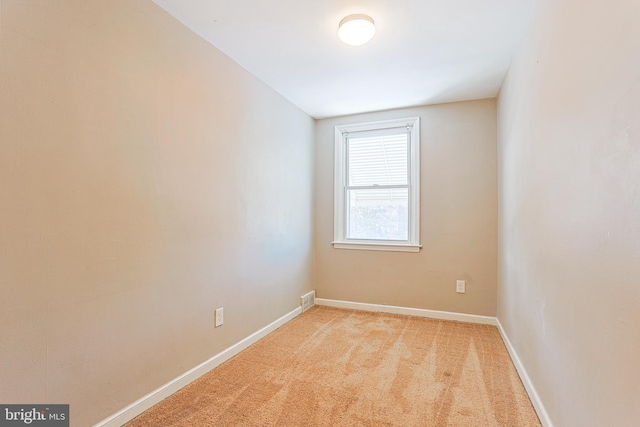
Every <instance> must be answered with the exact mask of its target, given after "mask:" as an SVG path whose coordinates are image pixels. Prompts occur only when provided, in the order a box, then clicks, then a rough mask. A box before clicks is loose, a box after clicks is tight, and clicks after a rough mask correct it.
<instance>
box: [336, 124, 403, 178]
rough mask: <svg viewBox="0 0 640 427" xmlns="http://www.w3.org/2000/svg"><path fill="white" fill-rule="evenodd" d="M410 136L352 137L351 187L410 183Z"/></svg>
mask: <svg viewBox="0 0 640 427" xmlns="http://www.w3.org/2000/svg"><path fill="white" fill-rule="evenodd" d="M399 131H400V132H402V130H399ZM407 135H408V134H407V132H403V133H401V134H399V135H398V134H395V135H386V136H369V137H367V136H365V137H358V134H357V133H354V134H353V136H348V137H347V144H348V148H347V150H348V155H349V163H348V169H349V186H352V187H356V186H373V185H407V184H408V180H409V167H408V163H407V162H408V156H407V149H408V138H407Z"/></svg>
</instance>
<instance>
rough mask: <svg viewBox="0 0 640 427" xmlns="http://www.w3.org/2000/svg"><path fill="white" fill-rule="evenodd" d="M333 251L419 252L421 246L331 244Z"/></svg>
mask: <svg viewBox="0 0 640 427" xmlns="http://www.w3.org/2000/svg"><path fill="white" fill-rule="evenodd" d="M332 245H333V247H334V249H352V250H353V249H355V250H359V251H387V252H420V248H422V245H408V244H390V243H359V242H332Z"/></svg>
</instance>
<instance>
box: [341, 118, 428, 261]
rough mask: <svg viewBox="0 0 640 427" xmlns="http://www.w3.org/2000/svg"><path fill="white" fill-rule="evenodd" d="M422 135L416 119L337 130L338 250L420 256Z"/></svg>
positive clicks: (346, 126)
mask: <svg viewBox="0 0 640 427" xmlns="http://www.w3.org/2000/svg"><path fill="white" fill-rule="evenodd" d="M419 135H420V129H419V120H418V118H417V117H413V118H409V119H402V120H388V121H384V122H373V123H362V124H356V125H345V126H336V128H335V138H336V140H335V189H334V198H335V201H334V209H335V211H334V242H333V246H334V247H335V248H338V249H365V250H385V251H404V252H418V251H419V250H420V243H419V236H420V139H419Z"/></svg>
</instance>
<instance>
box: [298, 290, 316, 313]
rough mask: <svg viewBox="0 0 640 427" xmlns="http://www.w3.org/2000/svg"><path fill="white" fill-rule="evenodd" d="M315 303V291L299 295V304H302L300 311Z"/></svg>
mask: <svg viewBox="0 0 640 427" xmlns="http://www.w3.org/2000/svg"><path fill="white" fill-rule="evenodd" d="M315 303H316V291H311V292H309V293H308V294H305V295H303V296H301V297H300V304H301V305H302V312H303V313H304V312H305V311H307V310H309V309H310V308H311V307H313V306H314V305H315Z"/></svg>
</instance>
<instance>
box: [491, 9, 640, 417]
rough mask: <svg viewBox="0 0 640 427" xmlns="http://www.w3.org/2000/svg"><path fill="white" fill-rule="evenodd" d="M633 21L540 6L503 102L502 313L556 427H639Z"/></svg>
mask: <svg viewBox="0 0 640 427" xmlns="http://www.w3.org/2000/svg"><path fill="white" fill-rule="evenodd" d="M639 23H640V2H638V1H637V0H612V1H606V2H603V1H590V2H584V1H581V0H540V1H539V4H538V6H537V9H536V11H535V13H534V15H533V19H532V22H531V24H530V26H529V29H528V31H527V33H526V35H525V37H524V39H523V42H522V44H521V46H520V49H519V52H518V55H517V56H516V58H515V60H514V62H513V64H512V66H511V69H510V70H509V73H508V76H507V79H506V81H505V83H504V85H503V87H502V90H501V92H500V96H499V108H498V110H499V115H498V124H499V125H498V134H499V137H498V139H499V175H500V177H499V185H500V234H499V235H500V237H499V241H500V255H499V257H500V258H499V259H500V267H499V274H500V284H499V304H498V317H499V319H500V321H501V322H502V324H503V325H504V327H505V329H506V331H507V334H508V335H509V337H510V339H511V341H512V342H513V344H514V346H515V348H516V350H517V352H518V353H519V355H520V357H521V359H522V362H523V364H524V366H525V368H526V370H527V371H528V373H529V375H530V377H531V379H532V382H533V384H534V385H535V387H536V389H537V391H538V393H539V395H540V397H541V400H542V401H543V403H544V405H545V407H546V408H547V411H548V413H549V416H550V419H551V420H552V422H553V423H554V425H555V426H558V427H563V426H581V427H600V426H616V427H625V426H629V427H630V426H638V425H640V365H639V362H640V25H639Z"/></svg>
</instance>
